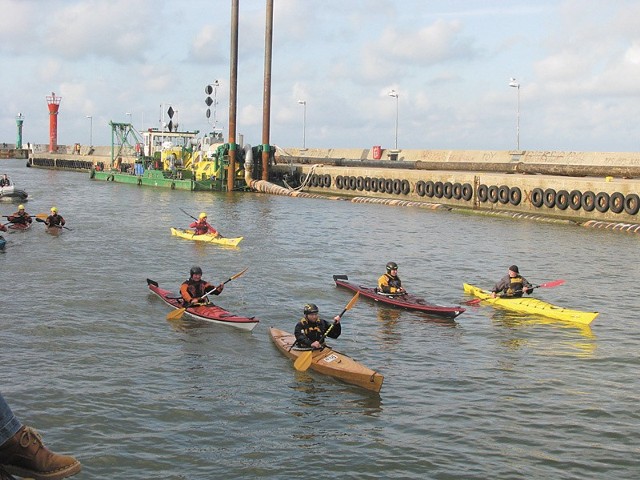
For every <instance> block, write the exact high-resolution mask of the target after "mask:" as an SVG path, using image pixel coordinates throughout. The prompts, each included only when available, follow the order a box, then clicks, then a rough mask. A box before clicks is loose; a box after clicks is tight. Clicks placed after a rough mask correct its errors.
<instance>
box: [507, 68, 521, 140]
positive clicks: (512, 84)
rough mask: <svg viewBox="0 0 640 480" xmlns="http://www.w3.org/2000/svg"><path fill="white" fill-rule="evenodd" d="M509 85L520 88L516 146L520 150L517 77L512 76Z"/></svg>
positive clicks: (518, 85)
mask: <svg viewBox="0 0 640 480" xmlns="http://www.w3.org/2000/svg"><path fill="white" fill-rule="evenodd" d="M509 86H510V87H513V88H517V89H518V109H517V112H516V148H517V149H518V151H520V83H519V82H518V81H517V80H516V79H515V78H511V81H510V82H509Z"/></svg>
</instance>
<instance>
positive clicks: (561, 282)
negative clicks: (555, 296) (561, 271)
mask: <svg viewBox="0 0 640 480" xmlns="http://www.w3.org/2000/svg"><path fill="white" fill-rule="evenodd" d="M563 283H564V280H555V281H553V282H547V283H542V284H540V285H537V286H536V288H538V287H539V288H551V287H557V286H558V285H562V284H563Z"/></svg>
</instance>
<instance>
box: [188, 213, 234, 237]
mask: <svg viewBox="0 0 640 480" xmlns="http://www.w3.org/2000/svg"><path fill="white" fill-rule="evenodd" d="M178 209H179V210H180V211H181V212H182V213H184V214H185V215H186V216H187V217H191V218H193V219H194V220H195V221H196V222H197V221H198V220H199V219H198V218H196V217H194V216H193V215H191V214H189V213H187V212H185V211H184V210H183V209H182V208H180V207H178ZM207 225H209V224H208V223H207ZM209 226H210V227H211V225H209ZM211 228H213V227H211ZM216 232H217V233H218V237H220V238H224V235H222V234H221V233H220V232H218V231H217V230H216ZM195 235H196V232H195V230H194V232H193V234H191V238H193V237H194V236H195Z"/></svg>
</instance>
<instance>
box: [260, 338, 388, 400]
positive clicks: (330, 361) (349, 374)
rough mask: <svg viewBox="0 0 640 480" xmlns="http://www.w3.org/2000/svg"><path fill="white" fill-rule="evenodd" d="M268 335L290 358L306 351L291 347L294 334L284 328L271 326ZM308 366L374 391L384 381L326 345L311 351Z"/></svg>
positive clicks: (379, 375)
mask: <svg viewBox="0 0 640 480" xmlns="http://www.w3.org/2000/svg"><path fill="white" fill-rule="evenodd" d="M269 336H270V337H271V340H273V343H274V344H275V345H276V347H277V348H278V350H280V351H281V352H282V353H283V354H284V355H286V356H287V357H289V358H291V359H292V360H295V359H296V358H298V357H299V356H300V355H301V354H302V353H304V352H305V351H306V350H294V349H292V348H291V347H292V346H293V344H294V343H295V336H294V335H293V334H291V333H287V332H285V331H284V330H279V329H277V328H273V327H271V328H270V329H269ZM310 368H311V369H312V370H314V371H316V372H318V373H322V374H324V375H328V376H330V377H334V378H337V379H339V380H342V381H343V382H346V383H349V384H351V385H357V386H359V387H362V388H366V389H367V390H372V391H374V392H379V391H380V389H381V388H382V382H383V381H384V377H383V376H382V375H381V374H380V373H378V372H376V371H374V370H371V369H370V368H367V367H365V366H364V365H362V364H360V363H358V362H356V361H355V360H353V359H352V358H350V357H348V356H346V355H344V354H342V353H340V352H336V351H335V350H332V349H331V348H330V347H328V346H327V347H325V348H324V349H322V350H315V351H314V352H313V356H312V360H311V367H310Z"/></svg>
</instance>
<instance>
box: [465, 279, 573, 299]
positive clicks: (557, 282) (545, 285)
mask: <svg viewBox="0 0 640 480" xmlns="http://www.w3.org/2000/svg"><path fill="white" fill-rule="evenodd" d="M563 283H564V280H554V281H553V282H547V283H541V284H540V285H533V286H532V287H530V288H528V289H527V290H533V289H534V288H551V287H557V286H558V285H562V284H563ZM498 298H509V297H498ZM486 300H490V299H488V298H487V299H486ZM480 302H482V298H474V299H473V300H469V301H468V302H464V303H465V305H478V304H479V303H480Z"/></svg>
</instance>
